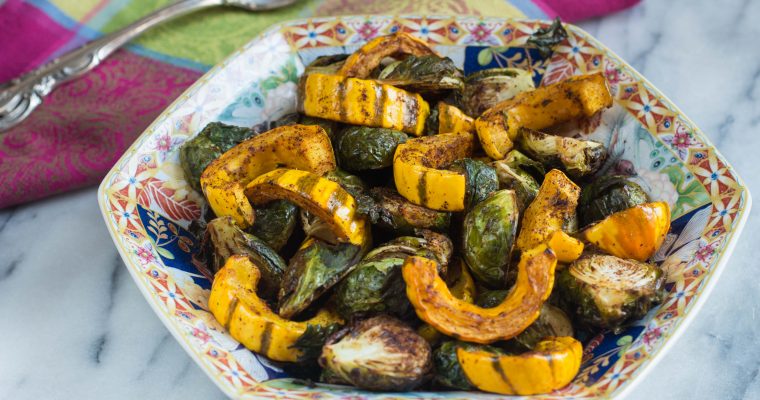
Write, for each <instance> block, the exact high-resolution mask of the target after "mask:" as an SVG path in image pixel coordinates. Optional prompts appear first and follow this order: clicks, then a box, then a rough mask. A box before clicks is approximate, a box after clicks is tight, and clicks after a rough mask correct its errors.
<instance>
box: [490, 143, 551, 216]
mask: <svg viewBox="0 0 760 400" xmlns="http://www.w3.org/2000/svg"><path fill="white" fill-rule="evenodd" d="M491 166H492V167H493V168H494V169H495V170H496V176H497V177H498V179H499V188H501V189H512V190H514V191H515V195H516V196H517V200H518V203H519V209H520V212H522V211H523V210H525V208H526V207H528V205H529V204H530V203H531V202H532V201H533V199H535V198H536V195H537V194H538V189H539V188H540V187H541V185H540V184H539V182H540V181H542V180H543V176H544V174H545V173H546V171H545V170H544V166H543V165H542V164H541V163H540V162H538V161H535V160H532V159H530V158H529V157H528V156H526V155H525V154H523V153H520V152H519V151H517V150H512V151H510V152H509V153H507V157H506V158H504V159H503V160H498V161H494V162H492V163H491ZM537 178H538V179H537Z"/></svg>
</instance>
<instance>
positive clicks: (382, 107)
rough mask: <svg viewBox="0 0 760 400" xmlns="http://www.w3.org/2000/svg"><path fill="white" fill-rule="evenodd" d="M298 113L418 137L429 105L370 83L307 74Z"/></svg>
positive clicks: (411, 94)
mask: <svg viewBox="0 0 760 400" xmlns="http://www.w3.org/2000/svg"><path fill="white" fill-rule="evenodd" d="M298 94H299V101H298V106H299V111H301V112H303V113H304V114H306V115H309V116H312V117H319V118H324V119H329V120H332V121H338V122H344V123H347V124H352V125H364V126H372V127H378V128H390V129H395V130H398V131H403V132H406V133H409V134H411V135H415V136H420V135H422V134H423V133H424V131H425V119H426V118H427V117H428V114H430V106H429V105H428V103H427V102H426V101H425V100H423V99H422V96H420V95H419V94H415V93H411V92H407V91H405V90H403V89H399V88H396V87H393V86H390V85H384V84H381V83H378V82H375V81H371V80H364V79H356V78H346V77H345V76H337V75H324V74H317V73H314V74H309V75H307V76H306V77H304V78H302V80H301V83H300V84H299V91H298Z"/></svg>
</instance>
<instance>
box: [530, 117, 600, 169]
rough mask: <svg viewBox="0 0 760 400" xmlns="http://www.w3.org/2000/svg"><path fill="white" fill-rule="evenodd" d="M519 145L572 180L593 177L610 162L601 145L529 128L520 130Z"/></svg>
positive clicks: (591, 141)
mask: <svg viewBox="0 0 760 400" xmlns="http://www.w3.org/2000/svg"><path fill="white" fill-rule="evenodd" d="M518 145H519V147H520V149H521V150H522V151H524V152H525V153H527V154H528V155H529V156H531V157H533V158H535V159H536V160H538V161H540V162H541V163H542V164H544V165H546V166H548V167H550V168H553V167H557V168H560V169H563V170H565V171H566V172H567V174H568V175H569V176H570V177H572V178H580V177H582V176H586V175H590V174H593V173H594V172H596V171H598V170H599V168H600V167H601V166H602V164H603V163H604V160H605V159H607V149H606V148H605V147H604V145H603V144H601V143H599V142H595V141H593V140H585V139H574V138H569V137H564V136H555V135H547V134H545V133H541V132H538V131H534V130H531V129H526V128H523V129H521V130H520V133H519V140H518Z"/></svg>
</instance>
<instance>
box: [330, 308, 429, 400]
mask: <svg viewBox="0 0 760 400" xmlns="http://www.w3.org/2000/svg"><path fill="white" fill-rule="evenodd" d="M319 365H321V366H322V367H324V368H325V369H326V370H328V371H329V372H328V374H329V375H334V376H338V377H340V379H342V380H344V381H346V382H349V383H351V384H353V385H354V386H357V387H359V388H362V389H368V390H380V391H382V390H387V391H406V390H412V389H414V388H416V387H418V386H419V385H421V384H422V383H423V382H424V381H425V380H426V379H427V378H428V376H429V372H430V370H431V369H432V367H433V362H432V350H431V349H430V345H429V344H428V342H426V341H425V339H423V338H422V337H421V336H420V335H418V334H417V332H415V331H414V330H413V329H412V328H410V327H409V326H407V325H405V324H404V323H403V322H401V321H399V320H397V319H395V318H392V317H389V316H384V315H383V316H377V317H373V318H370V319H366V320H363V321H360V322H356V323H354V324H352V325H351V326H349V327H347V328H345V329H343V330H341V331H338V332H336V333H335V334H334V335H333V336H331V337H330V338H329V339H328V341H327V343H326V344H325V346H324V347H323V348H322V355H321V356H320V357H319Z"/></svg>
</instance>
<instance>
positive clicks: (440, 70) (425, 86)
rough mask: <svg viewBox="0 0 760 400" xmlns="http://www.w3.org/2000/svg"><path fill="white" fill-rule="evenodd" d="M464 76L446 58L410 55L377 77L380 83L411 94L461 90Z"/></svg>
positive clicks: (388, 67)
mask: <svg viewBox="0 0 760 400" xmlns="http://www.w3.org/2000/svg"><path fill="white" fill-rule="evenodd" d="M463 79H464V74H463V73H462V70H460V69H459V68H457V66H456V65H455V64H454V61H452V60H451V59H450V58H448V57H444V58H441V57H438V56H436V55H425V56H419V57H418V56H413V55H410V56H408V57H406V58H405V59H403V60H401V61H396V62H394V63H391V64H389V65H388V66H387V67H385V68H384V69H383V70H382V71H381V72H380V75H379V76H378V80H380V81H381V82H382V83H385V84H389V85H393V86H396V87H400V88H403V89H406V90H409V91H412V92H423V93H429V92H439V91H442V90H461V89H462V87H463V86H464V82H463Z"/></svg>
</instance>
